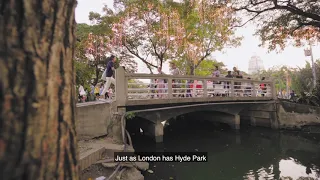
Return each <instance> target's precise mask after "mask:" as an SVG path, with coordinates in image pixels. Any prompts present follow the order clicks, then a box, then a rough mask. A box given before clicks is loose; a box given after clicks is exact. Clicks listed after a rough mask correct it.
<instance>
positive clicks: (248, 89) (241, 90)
mask: <svg viewBox="0 0 320 180" xmlns="http://www.w3.org/2000/svg"><path fill="white" fill-rule="evenodd" d="M212 77H220V71H219V67H216V69H215V71H214V72H213V73H212ZM225 78H238V79H243V78H244V77H243V75H242V73H241V71H240V70H238V69H237V68H236V67H233V72H232V71H228V74H227V75H226V76H225ZM247 79H248V80H250V79H251V78H250V77H247ZM264 80H265V77H262V78H261V81H264ZM221 83H222V82H214V83H213V84H214V85H213V86H215V84H221ZM223 83H224V89H230V82H223ZM252 87H253V84H252V83H250V82H246V83H241V82H234V92H235V93H236V96H238V95H239V94H243V96H251V94H252ZM259 90H260V91H261V93H260V94H261V96H265V95H266V93H267V85H266V84H265V83H261V84H259Z"/></svg>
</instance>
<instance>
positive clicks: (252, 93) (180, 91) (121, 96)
mask: <svg viewBox="0 0 320 180" xmlns="http://www.w3.org/2000/svg"><path fill="white" fill-rule="evenodd" d="M261 84H264V85H265V86H261ZM275 96H276V94H275V88H274V83H273V82H272V81H257V80H250V79H239V78H220V77H219V78H215V77H203V76H182V75H179V76H172V75H161V74H126V73H124V70H123V69H122V68H118V69H117V71H116V100H117V101H119V102H118V103H120V104H126V103H127V102H128V101H137V100H150V99H151V100H156V99H167V100H168V99H178V98H192V99H202V100H208V98H214V97H216V98H229V99H232V98H233V99H241V98H242V99H246V100H250V99H255V100H259V99H274V97H275Z"/></svg>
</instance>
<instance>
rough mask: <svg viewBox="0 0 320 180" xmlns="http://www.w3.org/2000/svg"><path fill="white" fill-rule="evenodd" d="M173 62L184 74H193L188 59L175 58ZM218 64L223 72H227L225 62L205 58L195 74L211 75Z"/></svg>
mask: <svg viewBox="0 0 320 180" xmlns="http://www.w3.org/2000/svg"><path fill="white" fill-rule="evenodd" d="M172 62H174V63H175V64H176V65H177V67H178V68H179V70H180V71H181V72H182V73H183V74H187V75H190V74H192V73H191V69H190V66H189V65H187V63H186V61H184V60H183V59H180V60H173V61H172ZM216 66H218V67H219V69H220V72H221V73H223V74H224V73H226V72H227V70H226V68H225V65H224V64H223V62H218V61H216V60H204V61H202V62H201V63H200V64H199V66H198V68H197V69H196V74H195V75H197V76H211V75H212V72H213V71H214V69H215V67H216Z"/></svg>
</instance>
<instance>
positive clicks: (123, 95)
mask: <svg viewBox="0 0 320 180" xmlns="http://www.w3.org/2000/svg"><path fill="white" fill-rule="evenodd" d="M127 92H128V81H127V78H126V76H125V71H124V69H123V67H121V66H120V67H118V68H117V69H116V104H117V106H125V105H126V101H127V97H128V93H127Z"/></svg>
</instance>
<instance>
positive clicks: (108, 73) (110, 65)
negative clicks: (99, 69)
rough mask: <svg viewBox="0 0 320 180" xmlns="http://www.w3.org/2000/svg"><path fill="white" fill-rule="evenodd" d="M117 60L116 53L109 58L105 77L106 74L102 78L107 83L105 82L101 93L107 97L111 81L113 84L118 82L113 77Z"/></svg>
mask: <svg viewBox="0 0 320 180" xmlns="http://www.w3.org/2000/svg"><path fill="white" fill-rule="evenodd" d="M115 61H116V57H115V56H114V55H111V56H110V58H109V61H108V63H107V68H106V70H105V72H104V74H105V78H104V75H102V78H101V79H103V80H105V81H106V83H105V84H104V88H103V91H102V93H101V95H102V96H104V97H105V99H106V98H107V96H106V93H107V91H108V90H109V88H110V85H111V83H112V84H113V85H115V84H116V80H115V79H114V78H113V77H112V76H113V71H114V70H115V69H114V63H115Z"/></svg>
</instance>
